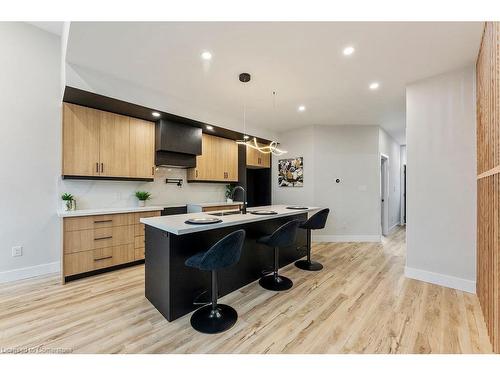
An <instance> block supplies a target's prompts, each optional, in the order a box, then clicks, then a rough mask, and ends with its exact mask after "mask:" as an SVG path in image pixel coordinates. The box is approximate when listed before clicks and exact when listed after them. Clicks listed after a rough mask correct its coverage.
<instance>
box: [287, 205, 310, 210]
mask: <svg viewBox="0 0 500 375" xmlns="http://www.w3.org/2000/svg"><path fill="white" fill-rule="evenodd" d="M287 208H288V209H289V210H307V209H308V208H309V207H303V206H288V207H287Z"/></svg>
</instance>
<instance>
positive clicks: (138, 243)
mask: <svg viewBox="0 0 500 375" xmlns="http://www.w3.org/2000/svg"><path fill="white" fill-rule="evenodd" d="M145 244H146V241H145V239H144V236H138V237H135V238H134V247H135V248H136V249H137V248H138V247H144V246H145Z"/></svg>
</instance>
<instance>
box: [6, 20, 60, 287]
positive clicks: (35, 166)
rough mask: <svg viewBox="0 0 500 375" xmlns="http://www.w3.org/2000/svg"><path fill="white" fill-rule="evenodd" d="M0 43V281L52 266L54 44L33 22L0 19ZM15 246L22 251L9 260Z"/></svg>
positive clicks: (56, 124) (56, 170)
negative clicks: (21, 253) (3, 20)
mask: <svg viewBox="0 0 500 375" xmlns="http://www.w3.org/2000/svg"><path fill="white" fill-rule="evenodd" d="M0 46H2V53H1V57H0V71H1V72H2V73H1V74H0V113H2V121H1V122H0V126H1V134H2V136H1V137H0V160H2V162H1V163H0V176H2V181H1V182H2V183H1V184H0V228H1V229H0V230H1V232H0V281H6V280H10V279H13V278H18V277H22V276H33V275H36V274H41V273H46V272H50V271H57V270H59V264H58V262H59V255H60V254H59V252H60V243H59V242H60V229H59V220H58V218H57V216H56V207H57V204H58V202H59V201H58V199H57V180H58V176H59V175H60V165H61V146H60V145H61V131H60V123H61V118H60V113H61V96H60V92H61V91H60V53H61V52H60V49H61V44H60V39H59V38H58V37H56V36H54V35H52V34H49V33H48V32H45V31H42V30H40V29H38V28H36V27H34V26H31V25H28V24H25V23H6V22H1V23H0ZM16 245H22V246H23V256H21V257H15V258H14V257H12V256H11V248H12V246H16ZM12 270H17V271H12Z"/></svg>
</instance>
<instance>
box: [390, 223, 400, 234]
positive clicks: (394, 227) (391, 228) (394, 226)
mask: <svg viewBox="0 0 500 375" xmlns="http://www.w3.org/2000/svg"><path fill="white" fill-rule="evenodd" d="M398 226H399V223H395V224H394V225H393V226H392V227H390V228H389V231H388V233H389V234H391V233H392V231H393V230H395V229H396V228H397V227H398Z"/></svg>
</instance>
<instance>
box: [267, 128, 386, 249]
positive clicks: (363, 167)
mask: <svg viewBox="0 0 500 375" xmlns="http://www.w3.org/2000/svg"><path fill="white" fill-rule="evenodd" d="M279 141H280V143H281V145H280V146H281V147H282V148H283V149H285V150H287V151H288V153H287V154H286V155H284V156H281V157H273V165H275V166H276V165H277V163H278V159H283V158H291V157H297V156H303V157H304V187H301V188H291V187H279V186H278V184H277V173H278V172H277V168H273V172H272V179H273V180H272V184H273V202H274V203H278V204H279V203H287V204H288V203H289V204H293V203H296V204H306V205H311V204H312V205H315V206H320V207H329V208H330V210H331V214H330V217H329V219H328V223H327V226H326V227H325V229H323V230H321V231H315V233H314V236H315V240H318V241H378V240H380V214H379V212H380V211H379V186H380V185H379V178H380V173H379V168H378V163H379V161H378V159H379V151H378V148H379V128H378V127H377V126H312V127H307V128H303V129H297V130H290V131H287V132H284V133H281V134H279ZM336 178H339V179H340V180H341V182H340V183H339V184H337V183H335V179H336Z"/></svg>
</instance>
